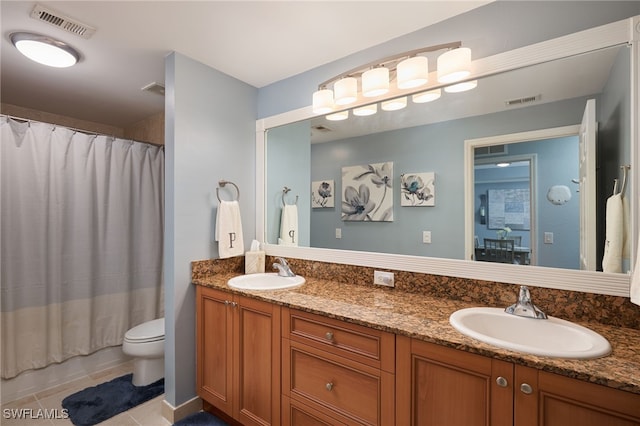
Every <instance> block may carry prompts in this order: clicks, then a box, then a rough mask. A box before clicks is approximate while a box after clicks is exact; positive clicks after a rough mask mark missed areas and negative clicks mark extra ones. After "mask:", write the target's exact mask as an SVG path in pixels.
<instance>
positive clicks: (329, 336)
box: [324, 331, 333, 341]
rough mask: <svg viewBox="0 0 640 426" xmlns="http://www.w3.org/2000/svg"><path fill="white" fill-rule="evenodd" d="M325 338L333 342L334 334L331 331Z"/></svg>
mask: <svg viewBox="0 0 640 426" xmlns="http://www.w3.org/2000/svg"><path fill="white" fill-rule="evenodd" d="M324 337H326V338H327V340H330V341H333V333H332V332H330V331H327V334H325V335H324Z"/></svg>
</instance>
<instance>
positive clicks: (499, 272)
mask: <svg viewBox="0 0 640 426" xmlns="http://www.w3.org/2000/svg"><path fill="white" fill-rule="evenodd" d="M639 40H640V16H635V17H632V18H628V19H624V20H621V21H617V22H613V23H611V24H607V25H602V26H599V27H595V28H591V29H588V30H584V31H580V32H577V33H573V34H569V35H566V36H563V37H559V38H555V39H551V40H547V41H543V42H540V43H536V44H532V45H529V46H525V47H521V48H518V49H514V50H511V51H508V52H504V53H500V54H497V55H493V56H489V57H486V58H481V59H478V60H475V61H473V63H472V70H473V72H472V74H471V76H470V77H469V78H468V80H473V79H476V78H481V77H487V76H490V75H494V74H499V73H502V72H506V71H509V70H514V69H518V68H522V67H527V66H530V65H535V64H539V63H543V62H547V61H552V60H556V59H562V58H565V57H569V56H573V55H578V54H582V53H587V52H590V51H593V50H598V49H602V48H606V47H611V46H616V45H621V44H627V45H629V46H630V47H631V65H630V66H631V82H630V84H631V107H630V113H631V127H632V128H631V138H632V139H631V147H630V148H631V164H632V167H638V165H639V164H640V159H639V156H640V155H639V151H640V149H639V148H638V142H639V141H640V129H639V127H640V126H639V123H638V117H637V116H638V112H639V111H638V102H639V101H640V71H639V67H640V65H639V60H640V43H638V41H639ZM433 80H435V79H432V80H431V81H433ZM436 87H439V86H438V85H437V84H431V85H429V86H427V87H426V88H425V87H421V88H420V89H419V90H416V91H424V90H429V89H432V88H436ZM402 93H403V94H409V93H408V92H407V91H403V92H402ZM398 95H399V91H398V90H397V89H395V90H392V92H391V93H390V94H388V95H387V96H385V98H392V97H395V96H398ZM373 101H379V99H375V100H373ZM370 102H372V100H369V101H366V102H358V103H356V104H355V105H351V106H350V107H349V108H348V109H351V108H354V107H357V106H360V105H363V104H365V103H370ZM314 117H316V114H313V112H312V111H311V106H308V107H304V108H300V109H297V110H293V111H288V112H284V113H282V114H278V115H274V116H271V117H267V118H264V119H260V120H257V121H256V188H257V190H256V239H257V240H258V241H260V242H261V243H262V244H263V247H264V250H265V252H266V254H268V255H271V256H282V257H290V258H298V259H305V260H313V261H320V262H329V263H338V264H346V265H359V266H365V267H372V268H380V269H390V270H401V271H407V272H415V273H424V274H431V275H442V276H451V277H459V278H466V279H475V280H485V281H491V282H502V283H509V284H517V285H530V286H535V287H545V288H554V289H563V290H570V291H579V292H586V293H596V294H606V295H613V296H622V297H629V290H630V276H629V274H612V273H605V272H596V271H580V270H569V269H560V268H548V267H541V266H530V267H527V268H528V269H526V273H523V272H524V270H523V269H522V268H523V266H520V265H508V264H499V263H489V262H473V261H470V260H461V259H446V258H434V257H422V256H412V255H398V254H388V253H376V252H362V251H351V250H337V249H323V248H313V247H291V246H279V245H274V244H268V243H266V223H265V188H266V172H267V171H266V165H265V160H266V136H265V135H266V133H265V132H266V131H267V130H268V129H270V128H274V127H279V126H282V125H286V124H290V123H294V122H297V121H301V120H307V119H312V118H314ZM631 171H632V173H631V183H632V189H633V197H632V205H631V206H630V208H631V212H630V213H631V214H630V218H631V224H630V225H631V235H632V236H637V235H638V229H639V228H638V227H639V218H638V216H639V204H640V192H639V191H638V188H639V187H640V176H639V175H640V174H639V173H633V171H634V170H633V168H632V170H631ZM635 238H637V237H634V240H635ZM637 243H638V241H637V240H636V241H633V242H632V244H631V246H632V249H631V259H635V258H636V252H637V251H638V245H637ZM631 263H632V264H633V263H634V262H631ZM372 281H373V278H372Z"/></svg>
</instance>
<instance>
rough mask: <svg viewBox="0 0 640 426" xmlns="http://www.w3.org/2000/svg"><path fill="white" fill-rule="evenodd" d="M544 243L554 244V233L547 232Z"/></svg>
mask: <svg viewBox="0 0 640 426" xmlns="http://www.w3.org/2000/svg"><path fill="white" fill-rule="evenodd" d="M544 243H545V244H553V232H545V233H544Z"/></svg>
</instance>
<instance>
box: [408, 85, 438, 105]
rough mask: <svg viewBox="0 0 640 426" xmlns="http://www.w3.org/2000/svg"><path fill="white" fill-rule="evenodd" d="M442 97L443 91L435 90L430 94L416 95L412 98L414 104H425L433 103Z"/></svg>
mask: <svg viewBox="0 0 640 426" xmlns="http://www.w3.org/2000/svg"><path fill="white" fill-rule="evenodd" d="M440 96H442V90H440V89H434V90H429V91H428V92H422V93H416V94H415V95H413V96H412V97H411V100H412V101H413V103H414V104H424V103H427V102H433V101H435V100H436V99H438V98H440Z"/></svg>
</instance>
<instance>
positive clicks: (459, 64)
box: [438, 47, 471, 83]
mask: <svg viewBox="0 0 640 426" xmlns="http://www.w3.org/2000/svg"><path fill="white" fill-rule="evenodd" d="M470 74H471V49H469V48H468V47H459V48H457V49H452V50H449V51H448V52H445V53H443V54H442V55H440V56H439V57H438V82H439V83H454V82H456V81H460V80H462V79H464V78H466V77H468V76H469V75H470Z"/></svg>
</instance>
